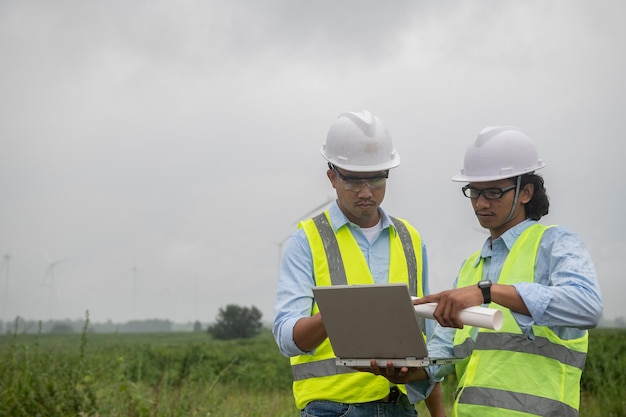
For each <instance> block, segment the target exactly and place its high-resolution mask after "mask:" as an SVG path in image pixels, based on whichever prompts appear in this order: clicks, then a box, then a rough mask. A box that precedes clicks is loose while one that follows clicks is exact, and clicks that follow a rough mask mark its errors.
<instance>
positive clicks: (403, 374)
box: [351, 359, 428, 384]
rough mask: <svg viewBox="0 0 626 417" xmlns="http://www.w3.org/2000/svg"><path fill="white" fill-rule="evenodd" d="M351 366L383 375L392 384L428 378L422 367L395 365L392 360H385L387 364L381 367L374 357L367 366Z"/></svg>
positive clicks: (357, 369) (358, 369)
mask: <svg viewBox="0 0 626 417" xmlns="http://www.w3.org/2000/svg"><path fill="white" fill-rule="evenodd" d="M351 368H352V369H354V370H356V371H361V372H371V373H373V374H374V375H380V376H384V377H385V378H387V379H388V380H389V381H390V382H392V383H394V384H408V383H409V382H413V381H420V380H423V379H428V374H427V373H426V371H424V368H414V367H407V366H402V367H396V366H394V364H393V361H387V365H386V366H385V367H381V366H378V362H377V361H376V359H372V360H371V361H370V367H369V368H367V367H362V366H353V367H351Z"/></svg>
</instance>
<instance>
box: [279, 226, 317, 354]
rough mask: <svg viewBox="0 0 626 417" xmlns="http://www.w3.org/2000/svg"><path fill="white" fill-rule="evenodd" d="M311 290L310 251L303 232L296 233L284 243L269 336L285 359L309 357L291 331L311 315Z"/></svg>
mask: <svg viewBox="0 0 626 417" xmlns="http://www.w3.org/2000/svg"><path fill="white" fill-rule="evenodd" d="M314 286H315V282H314V278H313V260H312V256H311V249H310V247H309V244H308V241H307V239H306V235H305V233H304V231H303V230H302V229H299V230H297V231H296V232H294V233H293V234H292V235H291V236H290V237H289V239H288V240H287V241H286V242H285V248H284V250H283V254H282V257H281V261H280V267H279V272H278V284H277V291H276V301H275V304H274V324H273V327H272V333H273V334H274V339H275V340H276V344H277V345H278V349H279V350H280V352H281V353H282V354H283V355H284V356H287V357H291V356H297V355H303V354H306V353H312V352H304V351H302V350H300V348H298V346H297V345H296V343H295V342H294V340H293V327H294V325H295V324H296V322H297V321H298V320H299V319H300V318H302V317H308V316H310V315H311V309H312V308H313V290H312V288H313V287H314Z"/></svg>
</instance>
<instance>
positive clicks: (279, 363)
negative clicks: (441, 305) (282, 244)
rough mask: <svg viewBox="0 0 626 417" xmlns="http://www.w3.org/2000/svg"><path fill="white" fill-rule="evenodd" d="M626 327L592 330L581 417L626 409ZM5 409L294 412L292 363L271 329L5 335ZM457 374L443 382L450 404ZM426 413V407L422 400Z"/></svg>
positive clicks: (31, 412) (0, 342) (9, 412)
mask: <svg viewBox="0 0 626 417" xmlns="http://www.w3.org/2000/svg"><path fill="white" fill-rule="evenodd" d="M625 349H626V329H595V330H593V331H591V335H590V349H589V355H588V359H587V365H586V368H585V372H584V374H583V381H582V404H581V411H580V416H581V417H595V416H602V417H617V416H625V415H626V399H625V395H624V393H625V391H624V389H625V388H624V387H626V359H625V358H626V357H625V356H624V354H623V352H624V351H625ZM0 372H1V374H0V417H21V416H29V417H30V416H37V415H39V416H41V417H48V416H63V417H67V416H85V417H86V416H98V417H105V416H129V417H130V416H154V417H156V416H168V417H169V416H171V417H178V416H181V417H182V416H277V417H280V416H295V415H299V413H298V411H297V410H296V408H295V406H294V403H293V399H292V396H291V372H290V368H289V362H288V360H287V359H286V358H284V357H283V356H281V355H280V353H279V352H278V349H277V347H276V345H275V344H274V340H273V339H272V336H271V334H270V332H269V331H264V332H263V333H262V334H261V335H259V336H257V337H255V338H254V339H248V340H237V341H214V340H211V339H210V337H209V336H208V335H207V334H206V333H159V334H93V333H86V332H83V333H82V334H70V335H52V334H40V335H26V334H17V335H3V336H0ZM453 379H454V378H451V379H450V380H447V381H445V382H444V385H443V390H444V396H445V397H446V401H447V406H448V407H449V403H450V402H451V396H452V392H453V391H454V380H453ZM417 408H418V410H419V411H420V414H421V415H424V416H428V412H427V411H425V407H424V406H423V404H418V405H417Z"/></svg>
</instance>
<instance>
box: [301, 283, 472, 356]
mask: <svg viewBox="0 0 626 417" xmlns="http://www.w3.org/2000/svg"><path fill="white" fill-rule="evenodd" d="M313 295H314V296H315V301H316V302H317V305H318V306H319V309H320V313H321V315H322V320H323V321H324V326H325V327H326V332H327V334H328V337H329V338H330V342H331V344H332V347H333V350H334V352H335V356H336V357H337V360H336V363H337V365H341V366H350V367H369V366H370V360H371V359H376V361H377V363H378V366H382V367H384V366H386V365H387V361H389V360H390V361H393V364H394V366H395V367H401V366H408V367H425V366H430V365H443V364H447V363H453V362H456V361H458V360H460V359H459V358H430V357H429V356H428V350H427V349H426V343H425V342H424V338H423V336H422V326H421V325H420V318H419V317H418V316H417V315H416V313H415V310H414V307H413V303H412V301H411V296H410V294H409V289H408V287H407V286H406V284H372V285H333V286H329V287H313Z"/></svg>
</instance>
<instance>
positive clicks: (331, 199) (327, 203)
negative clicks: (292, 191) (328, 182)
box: [293, 196, 336, 225]
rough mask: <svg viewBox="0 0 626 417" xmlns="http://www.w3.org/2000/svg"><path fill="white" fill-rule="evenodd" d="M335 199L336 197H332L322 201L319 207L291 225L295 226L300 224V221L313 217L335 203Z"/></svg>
mask: <svg viewBox="0 0 626 417" xmlns="http://www.w3.org/2000/svg"><path fill="white" fill-rule="evenodd" d="M335 198H336V197H334V196H329V197H327V199H326V201H324V202H323V203H322V204H320V205H319V206H316V207H315V208H313V209H311V210H309V211H307V212H306V214H303V215H302V216H300V217H298V219H297V220H296V221H295V222H294V223H293V224H294V225H296V224H298V223H300V222H301V221H302V220H306V219H308V218H309V217H311V216H312V215H314V214H316V213H317V212H319V211H321V210H322V209H323V208H326V206H328V205H329V204H330V203H332V202H333V201H335Z"/></svg>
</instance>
